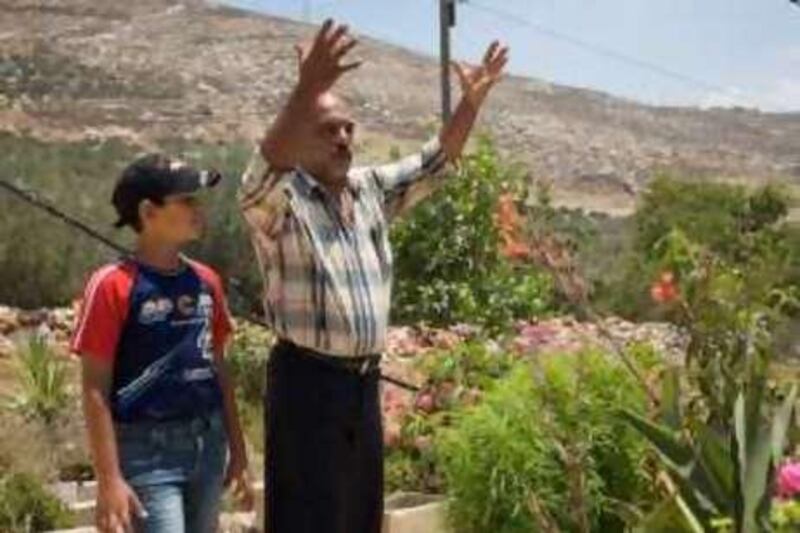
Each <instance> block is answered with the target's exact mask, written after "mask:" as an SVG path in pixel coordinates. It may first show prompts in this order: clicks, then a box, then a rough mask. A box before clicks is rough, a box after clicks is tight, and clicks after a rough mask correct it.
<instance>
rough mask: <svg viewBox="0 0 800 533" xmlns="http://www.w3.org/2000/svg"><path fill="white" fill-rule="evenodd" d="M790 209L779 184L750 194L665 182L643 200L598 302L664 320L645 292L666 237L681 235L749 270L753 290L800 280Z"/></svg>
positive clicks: (716, 186) (661, 179) (621, 311)
mask: <svg viewBox="0 0 800 533" xmlns="http://www.w3.org/2000/svg"><path fill="white" fill-rule="evenodd" d="M788 205H789V198H788V195H787V194H786V193H785V192H783V191H782V190H780V189H777V188H774V187H763V188H760V189H757V190H754V191H748V190H747V189H745V188H744V187H739V186H733V185H727V184H723V183H708V182H690V181H687V180H679V179H675V178H672V177H667V176H662V177H659V178H657V179H655V180H654V181H653V182H652V183H651V184H650V185H649V187H648V189H647V191H646V192H645V193H644V195H643V196H642V198H641V201H640V204H639V206H638V208H637V210H636V213H635V215H634V217H633V229H632V231H633V238H632V242H631V244H630V247H629V250H628V252H627V253H626V254H623V255H622V257H624V259H622V260H621V261H620V263H619V266H618V268H616V269H611V270H609V272H610V274H609V275H607V276H606V277H605V279H604V280H603V281H602V282H601V283H600V284H599V286H598V287H597V289H598V294H597V300H598V301H600V302H601V303H602V305H603V307H607V308H609V309H611V310H612V311H614V312H616V313H619V314H622V315H625V316H629V317H639V318H642V317H657V316H659V313H658V312H657V310H654V308H653V306H652V305H651V302H650V298H649V294H648V292H647V287H649V285H650V282H651V281H652V280H653V279H655V277H656V275H657V274H658V272H659V269H660V268H662V267H663V260H664V253H665V247H664V243H665V240H666V239H669V238H670V235H675V234H676V233H679V234H681V235H684V236H685V237H686V239H688V241H690V242H691V243H693V244H694V245H696V246H699V247H702V248H704V249H705V250H707V251H708V252H710V253H711V254H713V255H714V256H715V257H717V258H718V259H719V260H720V261H723V262H725V263H726V264H728V265H730V266H731V267H732V268H735V269H737V270H739V271H741V272H747V278H748V280H749V281H748V285H749V287H751V288H752V289H753V292H758V293H761V294H767V293H769V291H770V289H771V288H778V287H785V286H787V285H790V284H792V283H796V282H797V280H798V279H800V276H798V272H800V257H798V255H797V253H798V252H797V250H798V248H797V246H796V240H797V236H796V231H794V230H792V229H791V228H790V226H789V225H788V224H787V223H786V214H787V212H788ZM615 273H616V274H615Z"/></svg>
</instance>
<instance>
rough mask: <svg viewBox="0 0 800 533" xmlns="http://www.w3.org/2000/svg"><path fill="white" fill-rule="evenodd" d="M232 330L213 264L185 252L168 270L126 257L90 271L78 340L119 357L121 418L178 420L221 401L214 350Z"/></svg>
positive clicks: (93, 351)
mask: <svg viewBox="0 0 800 533" xmlns="http://www.w3.org/2000/svg"><path fill="white" fill-rule="evenodd" d="M231 331H232V321H231V318H230V313H229V311H228V307H227V303H226V301H225V295H224V292H223V288H222V283H221V281H220V279H219V276H218V275H217V274H216V273H215V272H214V271H213V270H211V269H210V268H209V267H207V266H205V265H203V264H201V263H198V262H196V261H191V260H188V259H183V260H182V266H181V268H179V269H178V270H177V271H175V272H169V273H167V272H163V271H160V270H156V269H154V268H152V267H149V266H147V265H144V264H142V263H139V262H136V261H134V260H132V259H123V260H120V261H118V262H115V263H111V264H108V265H105V266H103V267H102V268H100V269H98V270H96V271H95V272H94V274H93V275H92V276H91V278H90V280H89V282H88V284H87V285H86V289H85V292H84V298H83V305H82V307H81V312H80V313H79V316H78V321H77V325H76V329H75V333H74V335H73V338H72V343H71V348H72V351H73V352H75V353H78V354H81V355H82V356H83V357H95V358H99V359H101V360H104V361H108V362H110V363H112V365H113V382H112V387H111V397H110V403H111V411H112V416H113V418H114V420H115V421H117V422H136V421H143V420H176V419H185V418H191V417H195V416H203V415H205V414H209V413H210V412H212V411H214V410H217V409H219V408H220V407H221V405H222V391H221V389H220V385H219V380H218V379H217V374H216V370H215V366H214V364H213V362H214V353H215V351H221V350H222V349H223V348H224V346H225V343H226V341H227V339H228V337H229V335H230V333H231Z"/></svg>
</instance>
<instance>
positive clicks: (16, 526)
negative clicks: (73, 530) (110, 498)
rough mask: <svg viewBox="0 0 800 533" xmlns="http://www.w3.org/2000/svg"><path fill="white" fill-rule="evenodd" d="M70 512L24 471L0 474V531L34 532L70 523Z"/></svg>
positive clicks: (62, 526)
mask: <svg viewBox="0 0 800 533" xmlns="http://www.w3.org/2000/svg"><path fill="white" fill-rule="evenodd" d="M72 522H73V521H72V518H71V516H70V514H69V512H68V511H67V510H66V509H65V508H64V506H63V504H61V502H59V501H58V500H57V499H56V498H55V497H54V496H52V495H50V494H49V493H48V492H46V491H45V490H44V488H43V487H42V485H41V483H39V482H38V481H37V480H36V479H35V478H33V477H32V476H30V475H27V474H21V473H13V474H9V475H4V476H0V531H4V532H6V533H34V532H37V531H51V530H53V529H66V528H69V527H72V526H73V523H72Z"/></svg>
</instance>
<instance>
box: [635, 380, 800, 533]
mask: <svg viewBox="0 0 800 533" xmlns="http://www.w3.org/2000/svg"><path fill="white" fill-rule="evenodd" d="M757 374H758V373H757V372H756V371H755V370H753V371H752V372H751V376H750V377H751V378H753V379H751V380H749V381H748V382H747V383H746V384H745V385H743V386H742V388H741V390H740V392H739V394H738V396H737V398H736V401H735V404H734V407H733V412H732V413H730V415H731V419H732V424H731V428H732V429H731V430H730V431H725V430H720V429H718V428H712V427H711V426H709V425H701V426H699V427H696V428H692V429H691V430H688V431H687V430H686V426H687V425H686V424H684V417H683V414H682V412H681V408H680V404H679V401H678V398H679V394H680V387H679V374H678V371H677V369H675V370H672V371H670V373H669V375H668V376H667V377H666V379H665V380H664V382H663V386H662V412H661V420H660V421H659V422H653V421H650V420H647V419H646V418H644V417H642V416H641V415H638V414H636V413H633V412H630V411H624V412H622V416H623V417H624V418H625V419H626V420H627V421H628V422H629V423H630V424H631V425H632V426H633V427H634V428H636V429H637V430H638V431H639V432H640V433H641V434H642V435H643V436H644V437H645V438H646V439H647V440H648V441H649V442H650V444H651V445H652V446H653V447H654V448H655V450H656V452H657V453H658V455H659V457H660V458H661V460H662V462H663V463H664V466H665V467H666V470H667V472H668V473H669V474H670V479H671V480H672V482H673V483H674V485H675V490H674V491H673V493H672V495H671V497H670V498H669V499H668V500H667V501H665V502H664V503H663V504H662V505H660V506H659V507H658V508H657V509H655V510H654V511H653V512H652V513H651V514H650V515H649V516H647V517H646V518H645V519H644V520H643V522H642V523H641V524H640V525H639V528H640V530H641V531H647V532H655V531H676V528H680V529H682V530H684V531H693V532H695V531H696V532H702V531H707V530H710V529H711V528H712V527H713V525H714V523H715V521H716V520H718V519H719V518H724V519H728V520H729V521H730V522H731V523H732V527H733V530H734V531H736V532H737V533H751V532H757V531H769V530H770V526H769V517H770V508H771V501H772V488H773V484H774V474H775V468H776V465H778V464H780V460H781V456H782V454H783V449H784V446H785V443H786V439H787V430H788V427H789V424H790V423H791V418H792V412H793V409H794V405H795V401H796V399H797V394H798V387H797V385H794V386H793V387H791V390H790V391H789V393H788V394H787V395H786V396H785V398H784V399H783V401H782V402H781V403H780V405H778V406H777V407H775V408H771V405H770V402H769V401H768V400H767V398H766V394H767V389H766V380H765V379H763V378H762V377H760V376H759V375H757Z"/></svg>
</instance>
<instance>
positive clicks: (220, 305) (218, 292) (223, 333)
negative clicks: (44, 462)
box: [210, 274, 234, 350]
mask: <svg viewBox="0 0 800 533" xmlns="http://www.w3.org/2000/svg"><path fill="white" fill-rule="evenodd" d="M210 283H211V290H212V291H213V298H214V312H213V315H212V317H211V321H212V323H211V335H212V336H213V339H214V348H215V349H216V350H223V349H224V348H225V346H226V345H227V344H228V339H230V336H231V333H233V330H234V325H233V317H232V316H231V312H230V309H229V307H228V299H227V298H226V297H225V290H224V289H223V288H222V281H221V280H220V279H219V276H217V275H216V274H214V275H213V276H212V277H211V280H210Z"/></svg>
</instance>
